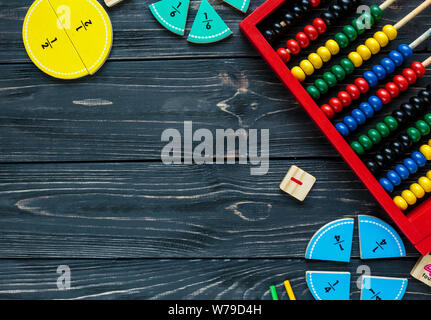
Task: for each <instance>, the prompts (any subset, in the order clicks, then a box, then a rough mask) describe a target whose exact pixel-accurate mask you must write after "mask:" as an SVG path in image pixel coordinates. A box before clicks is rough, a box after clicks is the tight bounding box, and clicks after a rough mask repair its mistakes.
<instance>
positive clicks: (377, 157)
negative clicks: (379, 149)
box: [374, 153, 387, 169]
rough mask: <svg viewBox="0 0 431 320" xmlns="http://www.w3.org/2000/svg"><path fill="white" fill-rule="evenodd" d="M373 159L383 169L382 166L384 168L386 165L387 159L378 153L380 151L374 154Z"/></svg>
mask: <svg viewBox="0 0 431 320" xmlns="http://www.w3.org/2000/svg"><path fill="white" fill-rule="evenodd" d="M374 158H375V160H376V163H377V164H378V165H379V166H380V167H381V168H382V169H383V168H385V167H386V165H387V160H386V158H385V157H384V156H383V155H382V154H380V153H377V154H376V155H375V157H374Z"/></svg>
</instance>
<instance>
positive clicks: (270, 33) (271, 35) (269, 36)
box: [263, 29, 275, 42]
mask: <svg viewBox="0 0 431 320" xmlns="http://www.w3.org/2000/svg"><path fill="white" fill-rule="evenodd" d="M263 36H264V37H265V38H266V40H268V41H269V42H271V41H273V40H274V39H275V33H274V31H272V30H271V29H266V30H265V31H263Z"/></svg>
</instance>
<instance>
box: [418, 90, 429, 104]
mask: <svg viewBox="0 0 431 320" xmlns="http://www.w3.org/2000/svg"><path fill="white" fill-rule="evenodd" d="M418 97H420V98H422V100H423V101H424V102H425V104H428V105H429V104H430V103H431V91H429V90H421V91H419V94H418Z"/></svg>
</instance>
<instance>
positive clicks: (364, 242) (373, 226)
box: [359, 216, 406, 259]
mask: <svg viewBox="0 0 431 320" xmlns="http://www.w3.org/2000/svg"><path fill="white" fill-rule="evenodd" d="M359 239H360V240H359V243H360V251H361V258H362V259H383V258H397V257H405V256H406V249H405V247H404V243H403V241H402V240H401V238H400V236H399V235H398V233H397V232H396V231H395V230H394V228H392V227H391V226H390V225H388V224H387V223H386V222H383V221H382V220H380V219H377V218H375V217H370V216H359Z"/></svg>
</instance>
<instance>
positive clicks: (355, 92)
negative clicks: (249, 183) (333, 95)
mask: <svg viewBox="0 0 431 320" xmlns="http://www.w3.org/2000/svg"><path fill="white" fill-rule="evenodd" d="M346 91H347V92H348V93H349V94H350V96H351V97H352V99H353V100H356V99H359V97H360V96H361V91H359V88H358V87H357V86H355V85H354V84H348V85H347V86H346Z"/></svg>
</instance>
